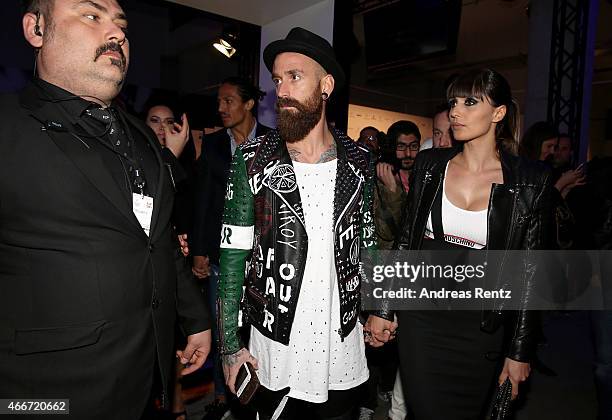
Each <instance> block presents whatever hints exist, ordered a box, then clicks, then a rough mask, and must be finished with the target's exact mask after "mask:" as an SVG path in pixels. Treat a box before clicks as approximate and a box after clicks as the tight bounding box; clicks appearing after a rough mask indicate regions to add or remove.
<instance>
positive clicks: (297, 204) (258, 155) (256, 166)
mask: <svg viewBox="0 0 612 420" xmlns="http://www.w3.org/2000/svg"><path fill="white" fill-rule="evenodd" d="M331 132H332V135H333V136H334V140H335V141H336V150H337V159H338V166H337V173H336V185H335V191H334V226H337V224H338V223H337V222H338V221H339V220H340V218H341V217H342V216H343V214H345V212H346V209H347V207H348V206H349V205H351V204H352V203H353V202H354V201H355V198H356V197H355V196H354V195H353V194H349V193H348V192H355V191H357V190H358V188H357V187H356V186H358V185H359V183H360V182H364V181H365V173H366V171H367V166H368V161H367V156H369V155H368V153H369V152H367V151H366V150H365V149H363V148H362V147H361V146H359V145H357V144H356V143H355V142H353V141H352V140H351V139H350V138H349V137H347V136H346V135H345V134H343V133H342V132H340V131H338V130H332V131H331ZM274 161H278V164H277V165H276V166H275V169H272V170H271V173H270V174H266V175H264V176H265V177H266V178H265V179H266V180H267V181H266V182H268V186H269V188H270V189H271V190H272V191H273V192H274V193H275V194H276V195H277V196H279V197H280V198H281V199H282V200H283V202H284V204H285V205H287V206H288V207H289V208H290V210H291V211H292V212H293V213H294V214H295V215H296V216H297V217H298V219H299V220H300V221H301V222H302V224H303V225H304V226H305V220H304V213H303V209H302V201H301V198H300V192H299V189H298V188H297V179H296V176H295V170H294V168H293V162H292V160H291V156H290V155H289V151H288V149H287V145H286V142H285V141H283V140H282V138H281V136H280V134H279V132H278V130H271V131H269V132H268V133H267V134H266V135H265V136H264V137H263V138H262V140H261V143H260V144H259V145H258V147H257V150H256V152H255V157H254V158H253V162H252V163H251V164H250V165H249V166H248V168H247V171H248V173H249V176H253V175H255V174H257V173H262V172H266V170H268V169H266V168H267V166H268V165H269V164H270V162H274ZM279 176H282V177H283V179H284V181H285V184H284V187H282V188H281V187H279V186H278V185H276V184H275V183H274V182H275V181H274V178H276V177H279Z"/></svg>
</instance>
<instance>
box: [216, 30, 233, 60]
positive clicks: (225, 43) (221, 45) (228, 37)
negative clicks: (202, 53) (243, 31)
mask: <svg viewBox="0 0 612 420" xmlns="http://www.w3.org/2000/svg"><path fill="white" fill-rule="evenodd" d="M237 41H238V37H237V36H236V35H234V34H232V33H229V32H224V33H223V34H222V35H221V37H220V38H219V41H217V42H215V43H213V47H215V48H216V49H217V51H219V52H220V53H221V54H223V55H224V56H226V57H227V58H231V57H232V56H233V55H234V54H236V51H237V50H236V44H237Z"/></svg>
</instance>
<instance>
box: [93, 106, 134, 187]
mask: <svg viewBox="0 0 612 420" xmlns="http://www.w3.org/2000/svg"><path fill="white" fill-rule="evenodd" d="M85 115H87V116H89V117H91V118H93V119H95V120H96V121H99V122H101V123H102V124H103V125H104V128H105V134H107V135H108V140H109V142H110V145H111V147H112V148H113V149H114V150H115V152H116V153H117V154H118V155H119V156H122V157H123V158H125V159H123V160H124V162H125V163H126V167H127V171H128V175H129V177H130V181H131V182H132V185H134V187H135V189H136V191H140V192H142V190H143V188H144V184H145V181H144V174H143V173H142V169H141V168H134V163H135V161H134V156H133V153H132V144H131V143H130V139H129V137H128V136H127V134H126V132H125V130H124V129H123V128H122V127H121V122H120V121H119V116H118V115H117V111H115V110H114V109H113V108H100V107H91V108H88V109H87V110H86V111H85Z"/></svg>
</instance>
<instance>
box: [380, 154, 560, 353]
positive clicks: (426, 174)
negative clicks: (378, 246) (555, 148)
mask: <svg viewBox="0 0 612 420" xmlns="http://www.w3.org/2000/svg"><path fill="white" fill-rule="evenodd" d="M459 151H460V148H459V147H455V148H452V149H432V150H425V151H423V152H421V153H419V154H418V156H417V158H416V161H415V164H414V170H413V172H412V175H411V177H410V190H409V193H408V199H407V202H406V208H405V211H404V215H403V218H402V224H401V226H400V237H399V240H398V241H397V242H396V245H395V247H396V248H399V249H421V244H422V242H423V237H424V232H425V226H426V223H427V219H428V217H429V213H430V212H431V208H432V205H433V202H434V198H435V197H436V195H437V193H438V191H440V189H441V188H442V182H443V180H444V172H445V168H446V164H447V163H448V161H449V160H451V159H452V158H453V157H454V156H455V155H456V154H457V153H459ZM500 158H501V166H502V172H503V178H504V183H503V184H494V185H493V187H492V189H491V198H490V200H489V207H488V216H487V246H486V249H487V250H542V249H555V248H556V245H555V234H554V232H555V230H554V220H555V219H554V213H553V207H552V198H551V197H552V187H551V185H550V174H549V172H548V171H547V170H546V169H545V168H544V167H543V166H541V165H539V164H537V163H535V162H530V161H527V160H526V159H523V158H520V157H516V156H513V155H510V154H508V153H506V152H503V151H502V152H501V153H500ZM485 252H486V251H485ZM523 255H524V257H523V261H521V263H520V264H518V265H519V267H505V266H503V264H502V266H501V267H496V270H497V271H495V272H494V275H493V280H492V281H495V282H496V284H495V287H494V288H495V289H500V288H505V289H506V290H508V289H509V288H510V286H509V285H508V284H506V282H507V281H508V273H509V272H511V275H518V276H521V277H522V278H521V279H520V281H516V279H515V282H516V284H522V290H521V296H522V306H524V307H526V306H527V302H528V301H529V299H530V296H532V295H533V293H534V288H535V273H536V271H537V270H536V269H537V264H536V262H535V259H531V258H530V254H529V253H528V252H525V253H524V254H523ZM508 265H509V264H506V266H508ZM376 315H378V316H381V317H383V318H386V319H392V313H391V311H389V310H387V309H386V308H383V310H381V311H380V312H378V313H376ZM502 324H504V325H506V327H507V328H509V331H510V337H511V338H510V343H509V346H508V350H507V352H508V353H507V356H508V357H510V358H511V359H514V360H518V361H522V362H526V361H529V360H530V358H531V357H532V356H533V353H534V351H535V346H536V344H537V340H538V338H539V334H540V324H539V313H538V312H537V311H528V310H518V311H509V310H504V299H499V300H497V301H496V304H495V307H494V308H493V310H492V311H483V314H482V319H481V329H483V330H485V331H495V330H496V329H497V328H498V327H499V326H501V325H502Z"/></svg>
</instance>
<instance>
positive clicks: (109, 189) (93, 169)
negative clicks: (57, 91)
mask: <svg viewBox="0 0 612 420" xmlns="http://www.w3.org/2000/svg"><path fill="white" fill-rule="evenodd" d="M19 101H20V104H21V106H22V107H23V108H25V109H27V110H29V111H30V115H31V116H32V117H33V118H34V119H35V120H37V121H38V122H40V124H41V131H44V132H46V133H47V134H48V135H49V137H50V138H51V140H52V141H53V142H54V143H55V144H56V145H57V147H58V148H59V149H60V150H61V151H62V152H64V154H66V156H67V157H68V158H69V159H70V160H71V161H72V162H73V164H74V165H75V166H76V167H77V168H78V169H79V170H80V171H81V173H82V174H83V175H84V176H85V177H86V178H87V179H88V180H89V181H90V182H91V184H92V185H93V186H94V187H95V188H96V189H97V190H98V191H99V192H100V193H101V194H102V195H104V197H106V199H107V200H108V201H110V203H111V204H112V205H113V206H114V207H116V208H117V210H119V212H120V213H121V214H123V215H124V216H125V217H126V218H127V219H129V221H130V222H131V223H132V225H134V227H135V228H136V229H137V230H138V231H139V233H140V234H142V235H144V236H145V237H146V234H145V233H144V231H143V230H142V227H141V226H140V223H139V222H138V219H136V216H134V212H133V210H132V205H131V197H130V200H129V202H128V201H126V198H125V194H124V192H123V191H122V190H121V189H120V187H119V186H118V185H117V182H116V181H115V179H114V178H113V176H112V174H111V173H110V171H109V170H108V168H107V167H106V165H105V163H104V161H103V160H102V158H101V157H100V156H99V155H98V154H97V153H91V151H90V146H89V145H88V142H89V141H97V140H94V139H89V138H82V137H80V136H78V135H76V134H75V133H74V130H73V129H72V127H73V126H74V125H75V124H76V125H78V124H79V121H78V119H77V118H76V117H75V115H74V113H73V112H71V111H67V110H66V109H65V108H64V107H62V106H60V105H59V104H58V103H56V102H52V101H49V99H48V97H46V96H45V92H43V91H41V89H40V86H37V85H35V84H34V83H30V84H28V86H27V87H26V88H25V89H24V90H23V91H21V93H20V94H19ZM85 102H87V101H85ZM85 108H86V107H85ZM72 111H74V110H72ZM117 111H118V112H120V113H121V114H122V115H123V116H124V117H125V119H126V121H129V123H130V124H129V128H131V129H133V128H136V129H137V130H139V131H140V132H141V134H142V135H143V136H144V138H146V139H147V142H148V143H149V144H151V145H152V149H153V150H154V153H155V156H156V158H157V160H158V162H159V164H160V171H159V174H160V176H159V177H158V180H157V181H158V185H157V189H156V191H157V195H158V196H160V197H161V193H162V192H161V181H162V176H163V172H162V168H161V154H160V151H159V146H158V145H157V144H156V143H155V141H156V140H155V139H152V138H151V136H150V133H148V132H146V131H145V130H144V128H143V126H141V124H138V123H134V118H133V117H131V116H130V115H128V114H127V113H124V112H123V111H122V110H121V109H117ZM50 124H51V125H52V126H54V127H55V129H49V128H48V126H49V125H50ZM159 209H160V206H159V205H154V206H153V216H152V219H151V231H150V238H152V237H153V234H154V227H155V226H156V225H155V222H156V220H157V217H158V216H159ZM150 238H149V240H150Z"/></svg>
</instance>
